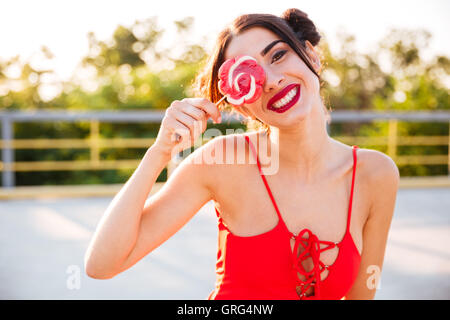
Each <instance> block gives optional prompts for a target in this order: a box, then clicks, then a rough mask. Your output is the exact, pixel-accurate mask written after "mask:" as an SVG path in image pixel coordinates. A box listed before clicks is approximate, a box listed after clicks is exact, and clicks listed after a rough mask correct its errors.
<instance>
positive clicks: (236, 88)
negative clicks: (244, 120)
mask: <svg viewBox="0 0 450 320" xmlns="http://www.w3.org/2000/svg"><path fill="white" fill-rule="evenodd" d="M219 79H220V80H219V90H220V92H221V93H222V94H223V95H224V96H223V97H222V99H220V100H219V101H217V102H216V105H219V104H220V103H221V102H222V101H223V100H224V99H225V98H226V99H227V101H228V102H229V103H231V104H232V105H235V106H241V105H243V104H244V103H252V102H255V101H256V100H258V99H259V97H260V96H261V93H262V86H263V84H264V81H265V80H266V73H265V72H264V69H263V68H262V67H261V66H260V65H259V64H258V62H257V61H256V59H255V58H253V57H250V56H238V57H235V58H232V59H228V60H227V61H225V62H224V63H223V64H222V65H221V66H220V68H219ZM175 137H176V141H180V140H181V136H180V135H179V134H178V133H176V134H175Z"/></svg>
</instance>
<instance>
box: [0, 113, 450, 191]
mask: <svg viewBox="0 0 450 320" xmlns="http://www.w3.org/2000/svg"><path fill="white" fill-rule="evenodd" d="M163 117H164V111H146V112H130V111H128V112H54V111H51V112H50V111H36V112H0V120H1V128H2V131H1V134H2V135H1V138H2V139H1V140H0V148H1V150H2V158H1V162H0V171H1V172H2V185H3V187H4V188H12V187H14V185H15V179H14V173H15V172H32V171H58V170H110V169H134V168H136V167H137V166H138V164H139V162H140V160H141V159H133V160H101V159H100V149H103V148H148V147H149V146H151V145H152V143H153V142H154V139H152V138H102V137H100V133H99V125H100V123H160V122H161V120H162V118H163ZM331 118H332V122H331V123H338V122H371V121H388V123H389V130H388V135H387V136H382V137H378V136H375V137H360V136H337V137H333V138H335V139H336V140H339V141H341V142H343V143H347V144H357V145H360V146H363V145H371V146H374V145H384V146H387V152H386V153H387V155H389V156H390V157H391V158H392V159H393V160H394V161H395V162H396V163H397V165H405V164H416V165H447V167H448V174H449V175H450V135H447V136H406V137H402V136H398V134H397V126H398V122H399V121H406V122H444V123H448V124H449V130H450V112H443V111H440V112H406V113H381V112H354V111H333V112H332V113H331ZM223 119H224V120H223V122H222V123H225V122H227V121H229V122H239V121H241V120H242V118H240V117H239V118H236V117H228V115H226V114H223ZM56 121H62V122H86V121H88V122H89V123H90V135H89V138H87V139H14V134H13V133H14V130H13V129H14V124H15V123H20V122H56ZM209 121H210V120H209ZM408 145H416V146H417V145H422V146H425V145H426V146H437V145H440V146H447V147H448V150H449V151H448V152H447V154H446V155H401V156H400V155H397V149H398V146H408ZM68 146H70V148H71V149H77V148H78V149H89V150H90V159H89V160H73V161H32V162H30V161H15V159H14V150H17V149H58V148H60V149H67V148H68Z"/></svg>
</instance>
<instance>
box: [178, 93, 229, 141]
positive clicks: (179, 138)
mask: <svg viewBox="0 0 450 320" xmlns="http://www.w3.org/2000/svg"><path fill="white" fill-rule="evenodd" d="M226 97H227V96H226V95H225V96H223V97H222V98H221V99H220V100H219V101H217V102H216V103H215V105H216V106H219V105H220V103H221V102H222V101H223V100H225V98H226ZM175 139H176V140H177V142H180V141H181V136H180V135H179V134H178V133H175Z"/></svg>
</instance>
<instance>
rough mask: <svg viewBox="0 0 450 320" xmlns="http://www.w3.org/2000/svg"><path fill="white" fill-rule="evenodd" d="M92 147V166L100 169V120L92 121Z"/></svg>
mask: <svg viewBox="0 0 450 320" xmlns="http://www.w3.org/2000/svg"><path fill="white" fill-rule="evenodd" d="M90 145H91V150H90V151H91V163H92V166H94V167H98V165H99V164H100V129H99V122H98V120H91V136H90Z"/></svg>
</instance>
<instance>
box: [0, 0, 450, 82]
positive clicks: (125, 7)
mask: <svg viewBox="0 0 450 320" xmlns="http://www.w3.org/2000/svg"><path fill="white" fill-rule="evenodd" d="M292 7H295V8H299V9H300V10H302V11H304V12H306V13H307V14H308V16H309V17H310V18H311V19H312V21H314V23H315V24H316V27H317V28H318V29H319V31H321V32H323V33H324V34H325V35H326V37H327V39H328V40H329V42H330V45H331V49H332V50H333V49H334V43H335V42H334V41H335V40H334V39H335V37H336V34H337V32H338V30H345V31H346V32H348V33H350V34H353V35H355V37H356V44H357V48H358V49H360V50H361V51H370V49H371V48H373V47H374V45H375V44H376V43H377V42H378V41H379V40H380V39H381V38H382V37H383V36H384V35H386V34H387V31H388V30H389V29H390V28H393V27H397V28H409V29H419V28H424V29H426V30H428V31H429V32H431V34H432V36H433V37H432V40H431V42H430V49H429V51H428V54H429V55H430V56H432V55H434V54H441V55H447V56H449V55H450V43H449V36H448V33H449V31H450V22H449V21H450V19H449V13H450V0H427V1H424V0H377V1H368V0H364V1H361V0H359V1H357V0H338V1H336V0H310V1H299V0H296V1H293V0H276V1H270V0H260V1H243V0H227V1H211V0H197V1H196V0H191V1H185V0H164V1H158V0H127V1H118V0H109V1H104V0H76V1H75V0H62V1H57V0H39V1H33V0H2V6H1V11H0V59H2V60H4V59H7V58H10V57H12V56H16V55H20V56H21V58H22V59H25V60H30V59H32V60H33V61H36V62H35V63H37V64H38V63H39V57H38V55H37V53H38V52H39V50H40V48H41V46H43V45H45V46H47V47H48V48H49V49H50V51H51V52H52V53H53V54H54V56H55V58H54V59H53V64H52V66H50V67H51V68H52V69H54V70H55V71H56V73H57V75H58V76H59V77H60V79H62V80H67V79H69V78H70V76H71V74H72V73H73V71H74V70H75V68H76V66H77V64H78V63H79V61H80V60H81V58H82V57H83V56H84V55H86V54H87V52H88V40H87V34H88V32H91V31H92V32H94V33H95V35H96V37H97V39H100V40H107V39H108V38H110V37H111V36H112V33H113V31H114V29H115V28H116V26H117V25H119V24H122V25H125V26H130V25H132V24H133V23H134V22H135V21H136V20H143V19H146V18H149V17H152V16H157V17H158V24H159V25H160V26H161V27H164V28H168V32H167V34H166V35H165V36H164V38H163V41H165V42H166V43H168V44H170V41H171V40H172V38H173V37H172V36H171V30H173V27H172V26H173V21H175V20H180V19H182V18H185V17H187V16H192V17H194V18H195V24H194V29H193V32H192V33H191V34H190V35H188V36H189V39H187V41H188V42H192V43H195V42H196V41H199V40H200V39H202V38H203V37H205V36H206V37H207V38H208V39H214V37H215V36H216V35H217V33H218V32H219V31H220V30H221V29H223V27H225V26H226V24H227V23H229V22H230V21H232V20H233V19H234V18H235V17H237V16H239V15H240V14H243V13H272V14H275V15H280V14H281V13H282V12H283V11H284V10H285V9H287V8H292ZM172 33H173V32H172ZM210 41H211V40H210ZM211 44H212V41H211V42H208V43H207V47H208V46H209V47H210V46H211Z"/></svg>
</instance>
